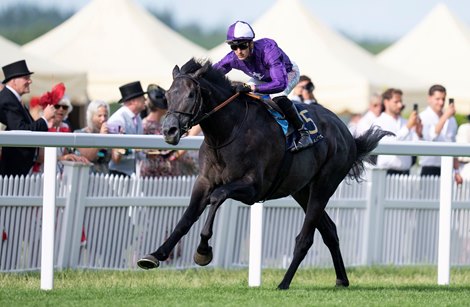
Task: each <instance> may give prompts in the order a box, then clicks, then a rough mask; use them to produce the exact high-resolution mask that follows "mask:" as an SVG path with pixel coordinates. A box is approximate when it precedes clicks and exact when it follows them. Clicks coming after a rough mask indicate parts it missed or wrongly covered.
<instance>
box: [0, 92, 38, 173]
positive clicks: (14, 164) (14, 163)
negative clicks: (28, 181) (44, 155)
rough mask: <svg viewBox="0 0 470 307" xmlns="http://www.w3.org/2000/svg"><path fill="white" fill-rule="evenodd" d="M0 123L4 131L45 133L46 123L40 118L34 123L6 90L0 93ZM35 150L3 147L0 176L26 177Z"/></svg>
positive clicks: (32, 161) (31, 148)
mask: <svg viewBox="0 0 470 307" xmlns="http://www.w3.org/2000/svg"><path fill="white" fill-rule="evenodd" d="M0 122H2V123H3V124H4V125H5V126H6V130H30V131H47V123H46V121H45V120H44V119H42V118H40V119H38V120H37V121H34V120H33V118H32V117H31V115H30V114H29V112H28V110H26V109H25V108H24V107H23V106H22V105H21V103H20V102H19V101H18V99H17V98H16V96H15V94H13V93H12V92H11V91H10V90H9V89H8V88H6V87H5V88H4V89H3V90H2V91H0ZM36 152H37V148H33V147H3V148H2V158H1V160H0V174H1V175H2V176H4V175H26V174H28V172H29V170H30V169H31V167H32V166H33V163H34V156H35V155H36Z"/></svg>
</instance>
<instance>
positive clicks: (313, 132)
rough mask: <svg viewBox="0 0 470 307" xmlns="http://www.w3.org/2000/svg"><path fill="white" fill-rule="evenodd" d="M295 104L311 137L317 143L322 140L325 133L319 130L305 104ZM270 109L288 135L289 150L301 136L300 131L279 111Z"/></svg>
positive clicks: (287, 146) (287, 145) (287, 144)
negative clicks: (290, 124)
mask: <svg viewBox="0 0 470 307" xmlns="http://www.w3.org/2000/svg"><path fill="white" fill-rule="evenodd" d="M294 105H295V107H296V108H297V111H298V112H299V114H300V116H301V117H302V120H303V121H304V125H305V127H306V128H307V129H308V131H309V132H310V138H311V139H312V141H313V143H317V142H318V141H320V140H322V139H323V135H322V134H321V133H320V132H319V131H318V128H317V125H316V124H315V122H314V121H313V118H312V116H311V115H310V113H309V112H308V110H307V109H306V108H305V106H304V105H302V104H300V103H294ZM268 111H269V112H270V113H271V115H272V116H273V117H274V119H275V120H276V122H277V123H278V124H279V126H280V127H281V129H282V131H283V132H284V135H285V136H286V148H287V150H290V149H291V148H293V147H294V141H295V140H296V139H298V138H299V137H300V133H299V131H297V130H296V129H294V128H292V127H291V126H289V123H288V121H287V120H286V119H285V117H284V116H283V115H282V114H281V113H279V112H278V111H276V110H274V109H272V108H268Z"/></svg>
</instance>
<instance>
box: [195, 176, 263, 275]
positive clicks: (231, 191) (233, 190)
mask: <svg viewBox="0 0 470 307" xmlns="http://www.w3.org/2000/svg"><path fill="white" fill-rule="evenodd" d="M240 191H243V194H244V195H248V196H249V197H254V195H255V189H254V188H253V187H252V186H251V185H247V183H243V182H233V183H230V184H227V185H224V186H221V187H218V188H216V189H215V190H214V191H213V192H212V194H211V196H210V205H211V206H210V210H209V215H208V216H207V220H206V222H205V224H204V227H203V229H202V231H201V241H200V243H199V246H198V248H197V250H196V253H195V254H194V261H195V262H196V263H197V264H198V265H201V266H205V265H208V264H209V263H210V262H211V261H212V257H213V254H212V247H211V246H210V245H209V240H210V239H211V238H212V235H213V231H212V229H213V226H214V220H215V215H216V213H217V209H219V207H220V206H221V205H222V203H223V202H224V201H225V200H226V199H227V198H231V197H237V195H238V193H239V192H240Z"/></svg>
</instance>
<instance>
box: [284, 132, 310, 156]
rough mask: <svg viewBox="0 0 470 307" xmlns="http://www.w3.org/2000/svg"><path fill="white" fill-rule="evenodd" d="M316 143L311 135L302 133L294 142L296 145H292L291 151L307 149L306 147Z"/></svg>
mask: <svg viewBox="0 0 470 307" xmlns="http://www.w3.org/2000/svg"><path fill="white" fill-rule="evenodd" d="M302 140H303V141H304V142H301V141H302ZM313 144H314V143H313V141H312V139H311V138H310V135H308V136H307V135H305V134H304V135H302V133H301V134H300V138H299V139H298V140H297V141H295V142H294V147H292V148H291V149H290V151H291V152H297V151H301V150H302V149H305V148H308V147H310V146H312V145H313Z"/></svg>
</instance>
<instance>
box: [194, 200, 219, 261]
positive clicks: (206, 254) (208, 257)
mask: <svg viewBox="0 0 470 307" xmlns="http://www.w3.org/2000/svg"><path fill="white" fill-rule="evenodd" d="M225 199H226V198H225V197H223V198H222V199H217V198H216V197H214V194H213V195H212V196H211V201H210V205H211V206H210V209H209V214H208V216H207V219H206V222H205V224H204V227H203V228H202V231H201V241H200V242H199V246H198V247H197V250H196V253H194V262H196V263H197V264H198V265H200V266H205V265H208V264H209V263H211V261H212V258H213V254H212V247H211V246H210V245H209V240H210V239H211V238H212V234H213V231H212V229H213V226H214V220H215V214H216V213H217V209H219V207H220V205H222V203H223V202H224V201H225Z"/></svg>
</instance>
